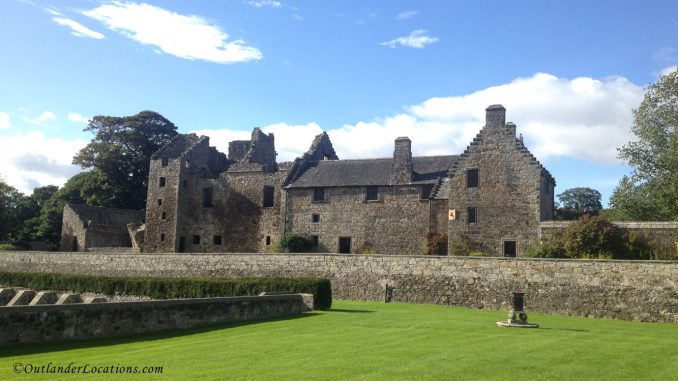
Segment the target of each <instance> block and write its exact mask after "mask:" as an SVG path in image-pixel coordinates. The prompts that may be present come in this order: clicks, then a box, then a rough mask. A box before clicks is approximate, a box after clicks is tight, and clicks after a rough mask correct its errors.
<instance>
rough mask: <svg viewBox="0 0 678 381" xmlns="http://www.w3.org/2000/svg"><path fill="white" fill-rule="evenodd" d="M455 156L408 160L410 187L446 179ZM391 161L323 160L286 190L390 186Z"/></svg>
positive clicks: (312, 164)
mask: <svg viewBox="0 0 678 381" xmlns="http://www.w3.org/2000/svg"><path fill="white" fill-rule="evenodd" d="M456 160H457V156H454V155H448V156H421V157H413V158H412V169H413V172H414V173H413V181H412V183H413V184H435V183H436V181H437V179H438V178H439V177H447V173H448V171H449V169H450V168H451V167H452V164H453V163H454V162H455V161H456ZM392 170H393V159H392V158H380V159H363V160H324V161H318V162H315V163H311V164H310V165H309V168H308V169H307V170H306V171H305V172H304V173H303V174H302V175H301V176H299V177H298V178H297V179H296V180H295V181H294V182H292V183H291V184H290V185H289V187H290V188H309V187H339V186H377V185H390V183H391V172H392Z"/></svg>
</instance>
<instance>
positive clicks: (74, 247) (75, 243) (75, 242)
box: [71, 237, 78, 251]
mask: <svg viewBox="0 0 678 381" xmlns="http://www.w3.org/2000/svg"><path fill="white" fill-rule="evenodd" d="M71 251H78V237H73V241H72V242H71Z"/></svg>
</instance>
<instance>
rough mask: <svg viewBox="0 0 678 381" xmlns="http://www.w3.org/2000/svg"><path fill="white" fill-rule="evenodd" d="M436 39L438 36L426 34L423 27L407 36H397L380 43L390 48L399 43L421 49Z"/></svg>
mask: <svg viewBox="0 0 678 381" xmlns="http://www.w3.org/2000/svg"><path fill="white" fill-rule="evenodd" d="M436 41H438V38H437V37H430V36H427V35H426V30H425V29H417V30H415V31H413V32H412V33H410V35H409V36H406V37H398V38H396V39H393V40H391V41H386V42H382V43H381V44H382V45H384V46H389V47H391V48H395V47H396V46H397V45H401V46H407V47H410V48H416V49H421V48H423V47H424V46H426V45H428V44H432V43H434V42H436Z"/></svg>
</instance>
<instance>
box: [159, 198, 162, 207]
mask: <svg viewBox="0 0 678 381" xmlns="http://www.w3.org/2000/svg"><path fill="white" fill-rule="evenodd" d="M161 205H162V199H161V198H159V199H158V206H161Z"/></svg>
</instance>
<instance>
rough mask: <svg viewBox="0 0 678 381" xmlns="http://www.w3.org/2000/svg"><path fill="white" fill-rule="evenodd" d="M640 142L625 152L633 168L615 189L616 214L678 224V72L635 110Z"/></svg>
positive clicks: (661, 82) (654, 88) (665, 77)
mask: <svg viewBox="0 0 678 381" xmlns="http://www.w3.org/2000/svg"><path fill="white" fill-rule="evenodd" d="M633 119H634V123H633V127H632V128H631V130H632V131H633V133H634V134H635V135H636V137H637V138H638V139H637V140H635V141H632V142H629V143H628V144H626V145H624V146H623V147H621V148H620V149H619V157H620V158H621V159H623V160H625V161H626V162H628V163H629V164H630V165H631V166H632V167H633V172H632V174H631V175H630V176H624V178H622V179H621V181H620V183H619V186H617V188H616V189H615V191H614V193H613V195H612V197H611V199H610V204H611V206H612V208H613V209H614V212H613V214H612V216H613V217H614V218H615V219H622V220H678V70H676V71H673V72H671V73H669V74H667V75H663V76H661V77H660V78H659V80H658V81H657V82H656V83H653V84H651V85H649V86H648V88H647V92H646V93H645V97H644V99H643V101H642V102H641V104H640V106H639V107H638V108H637V109H635V110H633Z"/></svg>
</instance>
